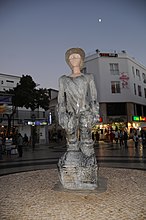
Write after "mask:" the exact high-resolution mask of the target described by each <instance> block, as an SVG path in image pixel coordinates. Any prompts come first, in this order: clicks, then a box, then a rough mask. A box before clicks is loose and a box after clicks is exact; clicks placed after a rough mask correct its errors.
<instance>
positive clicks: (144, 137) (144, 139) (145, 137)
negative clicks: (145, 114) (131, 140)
mask: <svg viewBox="0 0 146 220" xmlns="http://www.w3.org/2000/svg"><path fill="white" fill-rule="evenodd" d="M141 141H142V146H143V148H144V147H145V146H146V132H144V131H143V130H141Z"/></svg>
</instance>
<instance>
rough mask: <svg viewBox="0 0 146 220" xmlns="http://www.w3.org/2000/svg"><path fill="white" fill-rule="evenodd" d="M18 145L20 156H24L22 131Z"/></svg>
mask: <svg viewBox="0 0 146 220" xmlns="http://www.w3.org/2000/svg"><path fill="white" fill-rule="evenodd" d="M17 146H18V154H19V157H22V154H23V137H22V135H21V133H19V134H18V138H17Z"/></svg>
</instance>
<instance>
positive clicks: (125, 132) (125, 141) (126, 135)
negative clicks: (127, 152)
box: [123, 130, 128, 148]
mask: <svg viewBox="0 0 146 220" xmlns="http://www.w3.org/2000/svg"><path fill="white" fill-rule="evenodd" d="M123 140H124V146H125V148H127V140H128V133H127V131H126V130H125V131H124V135H123Z"/></svg>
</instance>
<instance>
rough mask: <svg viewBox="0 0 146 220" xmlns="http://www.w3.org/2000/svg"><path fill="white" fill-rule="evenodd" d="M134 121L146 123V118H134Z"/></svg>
mask: <svg viewBox="0 0 146 220" xmlns="http://www.w3.org/2000/svg"><path fill="white" fill-rule="evenodd" d="M132 121H138V122H143V121H144V122H146V117H145V116H144V117H142V116H135V115H134V116H132Z"/></svg>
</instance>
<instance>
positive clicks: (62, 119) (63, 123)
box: [59, 112, 68, 129]
mask: <svg viewBox="0 0 146 220" xmlns="http://www.w3.org/2000/svg"><path fill="white" fill-rule="evenodd" d="M59 124H60V126H61V127H62V128H63V129H67V124H68V115H67V114H66V113H64V112H62V113H60V115H59Z"/></svg>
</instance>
